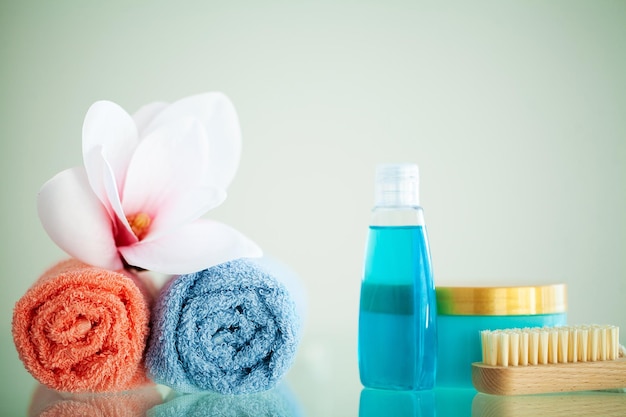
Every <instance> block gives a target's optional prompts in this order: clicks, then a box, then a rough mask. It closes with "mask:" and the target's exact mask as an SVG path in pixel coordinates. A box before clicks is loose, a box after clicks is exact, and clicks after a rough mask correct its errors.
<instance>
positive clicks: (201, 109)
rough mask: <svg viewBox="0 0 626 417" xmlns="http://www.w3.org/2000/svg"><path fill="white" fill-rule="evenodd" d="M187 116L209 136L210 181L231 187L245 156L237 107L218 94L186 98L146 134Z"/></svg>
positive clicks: (166, 110) (168, 109)
mask: <svg viewBox="0 0 626 417" xmlns="http://www.w3.org/2000/svg"><path fill="white" fill-rule="evenodd" d="M187 117H194V118H196V119H197V120H198V121H200V123H201V124H202V126H204V129H205V131H206V133H207V138H208V141H209V150H210V154H209V158H210V159H209V161H208V165H207V167H208V172H207V175H208V180H209V181H210V183H211V185H213V186H215V187H217V188H222V189H226V188H228V185H229V184H230V183H231V182H232V180H233V178H234V176H235V173H236V172H237V168H238V167H239V159H240V157H241V130H240V127H239V118H238V117H237V112H236V110H235V107H234V106H233V104H232V102H231V101H230V99H229V98H228V97H227V96H226V95H224V94H222V93H218V92H211V93H204V94H198V95H194V96H190V97H186V98H183V99H181V100H178V101H176V102H174V103H172V104H170V105H169V106H167V107H166V108H164V109H163V110H162V111H161V112H160V113H159V114H157V115H156V117H154V119H153V120H152V121H151V122H150V123H149V124H148V126H146V128H145V129H144V130H143V132H144V133H145V134H148V133H150V132H151V131H153V130H155V129H157V128H158V127H159V126H162V125H164V124H169V123H171V122H173V121H175V120H178V119H181V118H187Z"/></svg>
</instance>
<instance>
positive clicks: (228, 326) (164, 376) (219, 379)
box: [146, 259, 300, 394]
mask: <svg viewBox="0 0 626 417" xmlns="http://www.w3.org/2000/svg"><path fill="white" fill-rule="evenodd" d="M299 333H300V319H299V317H298V314H297V313H296V306H295V303H294V301H293V299H292V297H291V295H290V293H289V292H288V291H287V289H286V288H285V286H284V285H283V284H282V283H280V282H279V281H278V280H277V279H276V278H275V277H274V276H273V275H271V274H269V273H268V272H266V270H264V269H263V268H261V267H260V266H259V265H257V264H255V263H254V262H252V261H250V260H247V259H238V260H234V261H231V262H227V263H223V264H220V265H217V266H214V267H212V268H209V269H205V270H202V271H199V272H196V273H193V274H186V275H180V276H177V277H174V278H173V279H172V280H170V281H169V282H168V283H167V284H166V285H165V286H164V287H163V289H162V290H161V292H160V294H159V297H158V299H157V302H156V305H155V307H154V309H153V312H152V334H151V336H150V341H149V342H148V351H147V354H146V366H147V368H148V372H149V374H150V376H151V377H152V378H153V379H154V381H155V382H157V383H160V384H163V385H167V386H169V387H171V388H173V389H174V390H176V391H179V392H186V393H189V392H200V391H213V392H218V393H221V394H249V393H255V392H260V391H265V390H268V389H271V388H273V387H274V386H276V384H277V383H278V381H279V380H280V379H281V378H282V377H283V376H284V374H285V373H286V372H287V370H288V369H289V368H290V366H291V364H292V362H293V359H294V357H295V354H296V349H297V345H298V342H299Z"/></svg>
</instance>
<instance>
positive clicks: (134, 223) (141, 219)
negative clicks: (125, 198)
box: [126, 212, 152, 240]
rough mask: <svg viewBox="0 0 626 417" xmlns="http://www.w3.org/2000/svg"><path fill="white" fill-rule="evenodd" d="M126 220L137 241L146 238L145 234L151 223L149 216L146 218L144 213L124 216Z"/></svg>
mask: <svg viewBox="0 0 626 417" xmlns="http://www.w3.org/2000/svg"><path fill="white" fill-rule="evenodd" d="M126 220H128V224H129V225H130V228H131V229H132V231H133V233H134V234H135V236H137V239H139V240H141V239H143V238H144V237H145V236H146V234H147V233H148V231H149V230H150V223H151V222H152V220H151V219H150V216H148V215H147V214H146V213H144V212H141V213H137V214H132V215H130V216H126Z"/></svg>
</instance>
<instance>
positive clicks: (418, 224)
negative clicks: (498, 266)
mask: <svg viewBox="0 0 626 417" xmlns="http://www.w3.org/2000/svg"><path fill="white" fill-rule="evenodd" d="M418 182H419V175H418V168H417V165H415V164H389V165H381V166H379V167H378V168H377V171H376V204H375V206H374V209H373V211H372V222H371V224H370V230H369V235H368V241H367V251H366V257H365V271H364V277H363V281H362V283H361V305H360V313H359V373H360V376H361V382H362V383H363V385H364V386H366V387H371V388H385V389H400V390H424V389H431V388H433V386H434V383H435V369H436V353H437V333H436V327H435V323H436V301H435V289H434V285H433V278H432V272H431V261H430V252H429V248H428V238H427V234H426V229H425V225H424V216H423V212H422V208H421V207H420V206H419V193H418Z"/></svg>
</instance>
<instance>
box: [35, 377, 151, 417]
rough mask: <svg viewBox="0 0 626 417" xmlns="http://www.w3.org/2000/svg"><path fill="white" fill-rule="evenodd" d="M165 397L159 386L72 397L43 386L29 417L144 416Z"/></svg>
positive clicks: (37, 390)
mask: <svg viewBox="0 0 626 417" xmlns="http://www.w3.org/2000/svg"><path fill="white" fill-rule="evenodd" d="M162 402H163V398H162V396H161V394H160V393H159V391H157V389H156V386H154V385H152V386H148V387H145V388H141V389H137V390H133V391H125V392H121V393H99V394H92V393H90V394H68V393H63V392H59V391H54V390H51V389H50V388H48V387H46V386H45V385H39V386H38V387H37V388H36V390H35V392H34V393H33V397H32V399H31V403H30V406H29V408H28V417H68V416H83V417H144V416H145V415H146V412H147V411H148V410H149V409H151V408H152V407H154V406H156V405H158V404H161V403H162Z"/></svg>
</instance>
